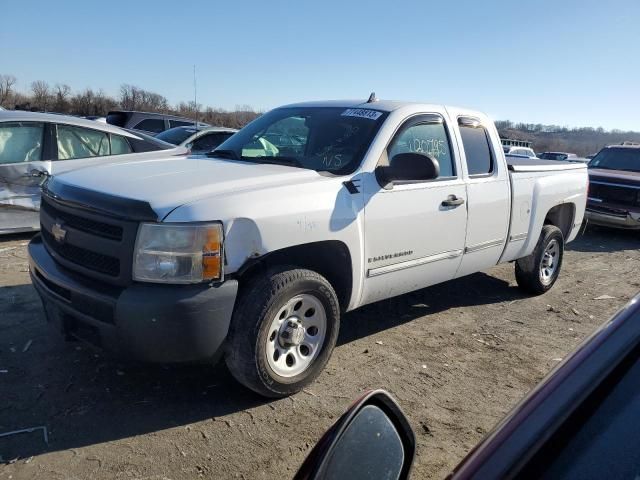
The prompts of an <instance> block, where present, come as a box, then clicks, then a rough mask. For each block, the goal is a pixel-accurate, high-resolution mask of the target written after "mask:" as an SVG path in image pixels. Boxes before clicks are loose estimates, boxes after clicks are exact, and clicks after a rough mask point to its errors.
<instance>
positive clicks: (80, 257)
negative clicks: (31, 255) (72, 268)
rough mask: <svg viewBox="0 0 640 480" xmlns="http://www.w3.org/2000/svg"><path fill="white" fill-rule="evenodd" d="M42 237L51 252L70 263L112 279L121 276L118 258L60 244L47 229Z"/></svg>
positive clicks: (43, 231)
mask: <svg viewBox="0 0 640 480" xmlns="http://www.w3.org/2000/svg"><path fill="white" fill-rule="evenodd" d="M42 237H43V238H44V241H45V243H46V245H47V246H48V247H49V248H50V249H51V250H53V251H54V252H56V253H57V254H58V255H60V256H61V257H62V258H64V259H65V260H67V261H69V262H73V263H75V264H77V265H80V266H82V267H84V268H87V269H89V270H95V271H96V272H101V273H104V274H106V275H110V276H112V277H117V276H118V275H119V274H120V261H119V260H118V259H117V258H114V257H110V256H108V255H102V254H100V253H96V252H92V251H91V250H87V249H85V248H82V247H77V246H75V245H69V244H66V243H62V244H60V243H58V242H57V241H56V239H55V238H53V235H51V234H50V233H49V232H48V231H47V230H45V229H42Z"/></svg>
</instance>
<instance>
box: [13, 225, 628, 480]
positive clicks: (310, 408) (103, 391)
mask: <svg viewBox="0 0 640 480" xmlns="http://www.w3.org/2000/svg"><path fill="white" fill-rule="evenodd" d="M28 240H29V236H18V237H15V236H13V237H8V238H5V239H3V240H0V434H1V433H3V432H8V431H12V430H16V429H22V428H28V427H37V426H44V427H46V430H47V433H48V441H49V443H48V444H47V443H45V441H44V438H43V431H42V430H36V431H33V432H31V433H23V434H20V435H13V436H8V437H0V456H1V458H0V479H3V480H4V479H31V478H36V479H47V480H48V479H63V478H64V479H76V478H78V479H79V478H92V479H103V478H104V479H121V478H147V479H158V480H160V479H192V478H203V477H204V478H216V479H218V478H220V479H221V478H246V479H250V478H258V479H260V478H290V477H291V476H292V475H293V474H294V472H295V471H296V469H297V467H298V466H299V465H300V464H301V462H302V461H303V459H304V457H305V455H306V454H307V453H308V452H309V450H310V449H311V447H312V446H313V445H314V443H315V442H316V441H317V440H318V438H319V437H320V435H321V434H322V433H323V432H324V431H325V430H326V429H327V428H328V427H329V426H330V425H331V424H332V423H333V422H334V421H335V420H336V419H337V418H338V417H339V416H340V414H341V413H342V412H343V411H344V410H345V409H346V408H347V407H348V406H349V404H350V402H351V400H352V399H354V398H355V397H357V396H358V395H359V394H360V393H361V392H363V391H364V390H365V389H370V388H384V389H386V390H388V391H389V392H391V393H392V394H393V395H394V397H395V398H396V399H397V400H398V402H399V403H400V405H401V406H402V408H403V409H404V411H405V413H406V414H407V416H408V417H409V419H410V422H411V424H412V426H413V428H414V430H415V432H416V436H417V440H418V449H417V451H418V455H417V458H416V461H415V465H414V475H413V477H414V478H441V477H444V476H445V475H446V474H447V473H448V472H449V471H450V469H451V468H453V467H454V466H455V465H456V464H457V463H458V462H459V461H460V460H461V459H462V457H463V456H464V455H465V454H466V452H467V451H468V450H469V449H470V448H472V447H473V445H474V444H476V443H477V442H478V441H479V440H480V439H481V438H482V437H483V436H484V435H485V434H486V433H487V432H488V431H489V430H490V429H491V428H492V427H493V425H494V424H495V423H496V422H497V421H498V420H499V419H500V418H501V417H502V416H503V415H505V413H507V412H508V411H509V410H510V409H511V408H512V407H513V406H514V405H515V404H516V403H517V402H518V400H519V399H520V398H521V397H522V396H523V395H524V394H525V393H526V392H527V391H528V390H530V389H531V388H532V387H533V386H534V385H535V384H536V383H537V382H538V381H539V380H540V379H541V378H542V377H543V376H544V375H545V374H546V373H547V372H548V371H549V370H550V369H551V368H553V367H554V366H555V365H556V364H557V363H558V362H559V361H560V359H562V358H563V357H564V356H565V355H567V353H569V352H570V351H571V350H573V349H574V348H575V346H576V345H577V344H578V343H580V342H581V341H582V340H583V339H584V338H585V337H587V336H588V335H589V334H590V333H591V332H592V331H593V330H594V329H595V328H596V327H597V326H599V325H600V324H602V323H603V322H604V321H605V320H606V319H607V318H608V317H609V316H610V315H611V314H612V313H613V312H614V311H615V310H617V309H618V308H619V307H620V306H622V305H623V304H624V303H625V302H626V301H627V300H628V299H629V298H630V297H632V296H633V295H634V294H635V293H636V292H637V291H638V290H640V288H639V287H640V277H639V276H638V271H640V251H639V250H638V249H639V247H640V235H639V234H637V233H632V232H619V231H612V230H605V229H589V230H587V233H586V234H585V235H584V236H582V237H580V238H579V239H578V240H577V241H575V242H574V243H572V244H570V245H569V248H568V250H567V252H566V256H565V260H564V262H565V263H564V268H563V272H562V274H561V276H560V279H559V281H558V283H557V284H556V285H555V287H554V288H553V289H552V291H550V292H549V293H547V294H546V295H543V296H540V297H527V296H525V295H523V294H521V293H520V292H519V290H518V289H517V288H516V286H515V280H514V274H513V266H512V265H502V266H499V267H496V268H494V269H492V270H491V271H489V272H487V273H479V274H475V275H472V276H469V277H467V278H463V279H459V280H454V281H451V282H448V283H446V284H443V285H439V286H436V287H432V288H428V289H424V290H421V291H418V292H415V293H412V294H408V295H404V296H402V297H399V298H396V299H393V300H389V301H384V302H380V303H378V304H375V305H371V306H368V307H365V308H363V309H361V310H359V311H356V312H352V313H349V314H347V315H346V316H345V317H344V319H343V325H342V331H341V334H340V338H339V340H338V347H337V348H336V350H335V352H334V354H333V356H332V358H331V361H330V362H329V365H328V367H327V368H326V370H325V372H324V373H323V374H322V375H321V377H320V379H319V380H318V381H317V382H316V383H315V384H313V385H312V386H311V387H310V388H309V389H307V390H306V391H304V392H302V393H299V394H298V395H295V396H293V397H291V398H287V399H283V400H277V401H265V400H264V399H262V398H260V397H258V396H256V395H254V394H252V393H251V392H249V391H247V390H245V389H244V388H242V387H240V386H239V385H237V384H236V383H235V382H234V381H233V379H232V378H231V376H230V374H229V373H228V371H227V370H226V368H225V367H224V366H223V365H218V366H215V367H204V366H200V367H194V366H189V367H185V366H183V367H162V366H148V365H137V364H122V363H119V362H118V361H117V360H115V359H112V358H110V357H109V356H108V355H105V354H104V353H102V352H98V351H95V350H93V349H91V348H89V347H86V346H84V345H83V344H80V343H65V342H64V341H63V340H62V338H61V337H60V336H59V335H58V334H57V333H56V332H54V331H52V330H51V329H50V327H49V326H48V325H46V324H45V322H44V318H43V314H42V308H41V305H40V302H39V300H38V298H37V296H36V294H35V291H34V290H33V288H32V287H31V285H30V282H29V276H28V272H27V259H26V243H27V242H28ZM601 295H608V296H611V297H615V298H605V299H597V297H599V296H601Z"/></svg>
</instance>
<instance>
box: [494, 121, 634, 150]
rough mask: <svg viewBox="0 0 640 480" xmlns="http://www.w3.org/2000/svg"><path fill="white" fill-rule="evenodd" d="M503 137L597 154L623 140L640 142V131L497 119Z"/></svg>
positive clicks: (546, 147) (545, 147)
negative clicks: (571, 126) (570, 126)
mask: <svg viewBox="0 0 640 480" xmlns="http://www.w3.org/2000/svg"><path fill="white" fill-rule="evenodd" d="M496 127H497V128H498V132H499V133H500V137H502V138H510V139H514V140H525V141H528V142H531V143H532V144H533V149H534V150H535V151H536V152H570V153H575V154H577V155H579V156H585V155H590V154H595V153H598V151H599V150H600V149H601V148H602V147H605V146H607V145H615V144H619V143H622V142H638V143H640V132H634V131H623V130H617V129H614V130H609V131H607V130H605V129H604V128H602V127H599V128H591V127H576V128H569V127H561V126H559V125H542V124H539V123H538V124H532V123H514V122H511V121H509V120H500V121H497V122H496Z"/></svg>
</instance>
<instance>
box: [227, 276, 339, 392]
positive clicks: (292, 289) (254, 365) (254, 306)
mask: <svg viewBox="0 0 640 480" xmlns="http://www.w3.org/2000/svg"><path fill="white" fill-rule="evenodd" d="M339 327H340V311H339V308H338V299H337V297H336V294H335V292H334V290H333V288H332V287H331V284H329V282H328V281H327V280H326V279H325V278H324V277H322V276H321V275H319V274H318V273H316V272H313V271H310V270H305V269H295V268H293V267H291V268H278V269H271V270H268V271H267V272H266V273H265V274H262V275H260V276H258V277H255V278H253V279H251V280H250V281H249V283H248V284H247V285H246V288H244V289H243V291H242V293H241V294H240V297H239V298H238V301H237V304H236V312H235V313H234V317H233V320H232V324H231V329H230V332H229V338H228V341H227V349H226V355H225V360H226V363H227V366H228V367H229V370H230V371H231V373H232V374H233V376H234V377H235V378H236V379H237V380H238V381H239V382H240V383H242V384H243V385H245V386H246V387H248V388H250V389H251V390H253V391H255V392H257V393H259V394H260V395H263V396H266V397H284V396H287V395H291V394H293V393H296V392H298V391H300V390H302V389H303V388H304V387H305V386H306V385H308V384H310V383H311V382H313V381H314V380H315V379H316V378H317V377H318V375H319V374H320V372H322V369H323V368H324V366H325V365H326V363H327V361H328V360H329V357H330V356H331V352H332V351H333V348H334V346H335V343H336V339H337V337H338V330H339Z"/></svg>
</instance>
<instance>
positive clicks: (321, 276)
mask: <svg viewBox="0 0 640 480" xmlns="http://www.w3.org/2000/svg"><path fill="white" fill-rule="evenodd" d="M586 198H587V170H586V167H585V166H584V165H580V164H575V163H568V162H555V161H543V160H535V159H524V160H521V159H513V160H511V161H510V163H507V161H506V159H505V156H504V153H503V150H502V146H501V144H500V138H499V137H498V132H497V130H496V128H495V126H494V124H493V122H492V121H490V120H489V118H487V117H486V116H485V115H483V114H481V113H478V112H474V111H470V110H466V109H461V108H452V107H444V106H438V105H428V104H420V103H401V102H390V101H378V100H376V99H375V98H370V99H369V101H367V102H362V101H330V102H315V103H313V102H312V103H302V104H295V105H289V106H285V107H281V108H277V109H275V110H272V111H270V112H268V113H266V114H264V115H262V116H261V117H259V118H258V119H256V120H255V121H253V122H252V123H250V124H249V125H247V126H246V127H244V128H243V129H242V130H240V131H239V132H238V133H237V134H235V135H234V136H233V137H231V138H230V139H228V140H227V141H226V142H224V143H223V144H221V145H220V146H219V147H218V149H217V150H215V151H214V152H213V153H211V154H210V158H200V159H195V158H193V159H189V160H187V161H185V160H175V161H173V160H162V161H157V162H155V161H139V162H135V161H133V162H128V163H120V164H117V165H105V166H99V167H96V168H93V169H91V170H77V171H74V172H69V173H66V174H63V175H59V176H53V177H51V178H49V179H48V181H47V182H46V183H45V184H44V185H43V188H42V205H43V208H42V209H41V218H40V220H41V224H42V230H41V234H40V236H37V237H35V238H34V239H33V240H32V241H31V242H30V244H29V259H30V272H31V278H32V281H33V284H34V286H35V288H36V290H37V291H38V293H39V295H40V297H41V299H42V301H43V304H44V308H45V312H46V317H47V319H48V321H49V322H51V323H54V324H56V325H57V326H58V328H60V329H61V330H62V331H63V332H64V333H65V334H67V335H68V336H74V337H78V338H80V339H84V340H87V341H89V342H92V343H94V344H96V345H98V346H100V347H103V348H106V349H110V350H112V351H115V352H116V353H117V354H122V355H125V356H129V357H133V358H136V359H138V360H143V361H150V362H196V361H198V362H200V361H215V360H217V359H220V358H221V357H224V359H225V361H226V363H227V365H228V367H229V369H230V371H231V372H232V374H233V375H234V377H235V378H236V379H237V380H238V381H240V382H241V383H242V384H244V385H245V386H247V387H249V388H250V389H252V390H254V391H256V392H258V393H259V394H261V395H264V396H268V397H281V396H286V395H290V394H292V393H294V392H297V391H299V390H301V389H302V388H304V387H305V386H306V385H308V384H309V383H310V382H312V381H313V380H314V379H315V378H316V377H317V376H318V375H319V373H320V372H321V371H322V369H323V367H324V366H325V365H326V363H327V361H328V360H329V357H330V355H331V352H332V350H333V348H334V346H335V343H336V339H337V337H338V331H339V327H340V317H341V314H342V313H344V312H348V311H351V310H354V309H356V308H358V307H361V306H362V305H366V304H370V303H372V302H377V301H380V300H384V299H387V298H390V297H394V296H396V295H401V294H404V293H407V292H411V291H414V290H417V289H422V288H424V287H427V286H429V285H433V284H437V283H440V282H445V281H447V280H452V279H454V278H458V277H462V276H464V275H469V274H471V273H474V272H478V271H480V270H484V269H488V268H490V267H492V266H494V265H496V264H498V263H502V262H511V261H515V275H516V279H517V283H518V284H519V286H520V287H522V288H523V289H525V290H526V291H528V292H531V293H532V294H541V293H544V292H545V291H547V290H548V289H550V288H551V287H552V285H553V284H554V282H555V281H556V279H557V278H558V274H559V272H560V268H561V266H562V259H563V249H564V246H565V244H566V243H567V242H570V241H571V240H573V239H574V238H575V237H576V235H577V234H578V231H579V228H580V225H581V223H582V220H583V215H584V211H585V203H586ZM461 294H464V293H462V292H461ZM425 295H428V292H426V293H425Z"/></svg>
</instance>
